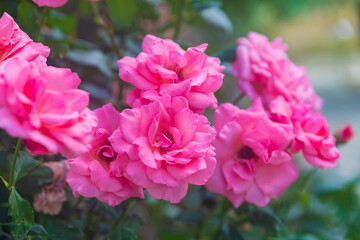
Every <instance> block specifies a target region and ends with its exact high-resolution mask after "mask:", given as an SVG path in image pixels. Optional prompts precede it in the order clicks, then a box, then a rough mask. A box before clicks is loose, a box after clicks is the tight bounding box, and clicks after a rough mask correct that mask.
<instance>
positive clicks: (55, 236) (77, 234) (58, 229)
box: [45, 219, 83, 240]
mask: <svg viewBox="0 0 360 240" xmlns="http://www.w3.org/2000/svg"><path fill="white" fill-rule="evenodd" d="M45 229H46V231H47V232H48V233H49V238H50V239H52V240H69V239H71V240H77V239H81V238H82V237H83V233H82V231H81V230H80V227H79V226H78V224H76V223H75V222H65V221H60V220H52V219H49V220H48V221H47V222H46V225H45Z"/></svg>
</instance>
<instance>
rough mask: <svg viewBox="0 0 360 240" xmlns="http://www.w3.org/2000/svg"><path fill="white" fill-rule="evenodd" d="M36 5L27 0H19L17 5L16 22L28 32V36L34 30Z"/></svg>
mask: <svg viewBox="0 0 360 240" xmlns="http://www.w3.org/2000/svg"><path fill="white" fill-rule="evenodd" d="M36 19H37V17H36V5H35V4H33V3H31V2H30V1H27V0H21V2H20V4H19V5H18V17H17V23H18V24H19V26H20V28H21V29H22V30H23V31H25V32H26V33H28V34H29V35H30V37H34V36H31V35H32V34H34V33H35V32H36V28H37V24H35V23H36Z"/></svg>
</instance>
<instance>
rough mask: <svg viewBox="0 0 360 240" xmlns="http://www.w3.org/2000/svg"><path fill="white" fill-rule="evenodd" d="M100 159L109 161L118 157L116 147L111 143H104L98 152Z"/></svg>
mask: <svg viewBox="0 0 360 240" xmlns="http://www.w3.org/2000/svg"><path fill="white" fill-rule="evenodd" d="M96 154H97V156H98V158H99V159H101V160H103V161H106V162H109V161H112V160H114V159H115V158H116V156H117V153H116V152H114V149H113V148H112V147H111V145H110V144H104V145H102V146H101V147H100V148H99V149H98V150H97V152H96Z"/></svg>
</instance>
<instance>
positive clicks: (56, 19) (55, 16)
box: [46, 9, 77, 35]
mask: <svg viewBox="0 0 360 240" xmlns="http://www.w3.org/2000/svg"><path fill="white" fill-rule="evenodd" d="M46 25H48V26H49V27H56V28H58V29H60V30H61V31H62V32H63V33H65V34H66V35H72V34H74V33H75V32H76V29H77V21H76V18H75V16H72V15H66V14H63V13H61V12H59V11H57V10H54V9H51V11H50V12H49V15H48V18H47V20H46Z"/></svg>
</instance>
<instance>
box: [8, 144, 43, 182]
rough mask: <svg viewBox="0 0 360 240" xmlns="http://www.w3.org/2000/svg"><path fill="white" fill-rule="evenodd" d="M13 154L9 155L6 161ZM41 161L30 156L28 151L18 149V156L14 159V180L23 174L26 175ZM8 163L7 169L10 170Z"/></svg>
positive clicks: (17, 179)
mask: <svg viewBox="0 0 360 240" xmlns="http://www.w3.org/2000/svg"><path fill="white" fill-rule="evenodd" d="M12 157H13V155H9V157H8V161H9V162H11V159H12ZM40 164H41V162H40V161H38V160H35V159H34V158H32V157H31V156H30V155H29V154H28V153H26V152H23V151H20V152H19V156H18V158H17V160H16V165H15V172H14V181H15V182H16V181H19V180H20V179H21V178H23V177H24V176H26V175H28V174H29V173H30V172H31V171H32V170H33V169H35V168H36V167H37V166H38V165H40ZM10 165H11V164H9V165H8V170H9V172H10Z"/></svg>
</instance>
